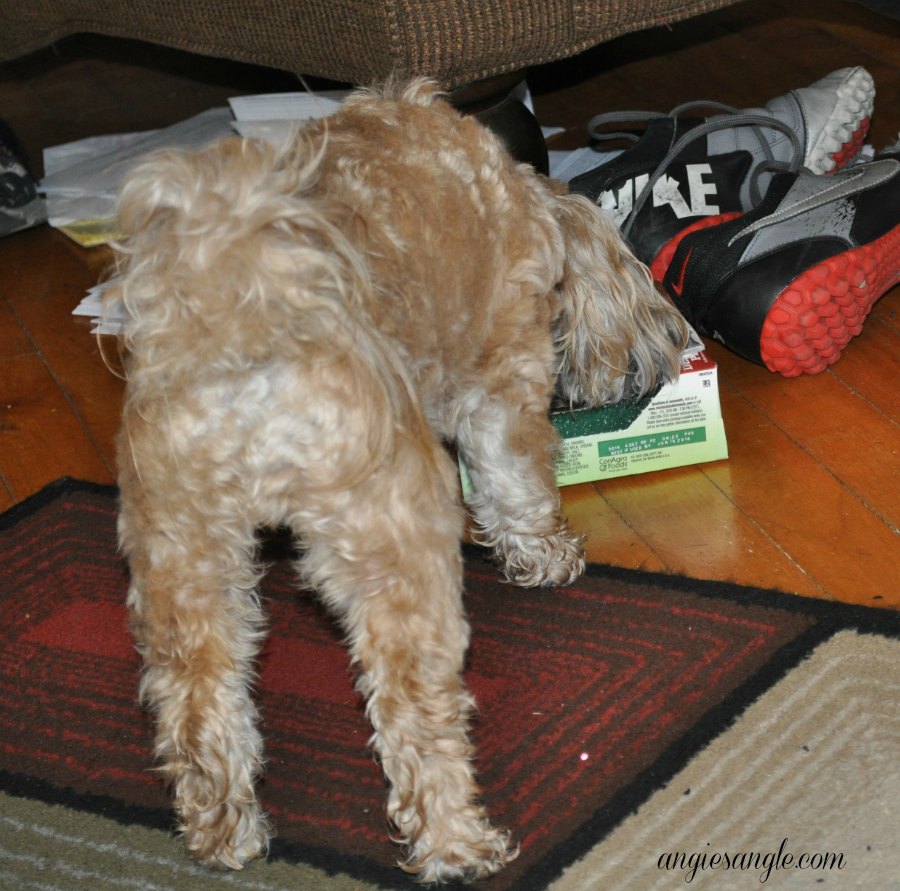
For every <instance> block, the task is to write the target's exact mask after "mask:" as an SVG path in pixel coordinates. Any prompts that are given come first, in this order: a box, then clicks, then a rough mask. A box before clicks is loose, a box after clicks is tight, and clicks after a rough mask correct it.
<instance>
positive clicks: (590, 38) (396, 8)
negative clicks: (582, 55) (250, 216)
mask: <svg viewBox="0 0 900 891" xmlns="http://www.w3.org/2000/svg"><path fill="white" fill-rule="evenodd" d="M734 2H736V0H381V2H372V0H283V2H279V3H273V2H271V0H30V2H29V3H27V4H25V3H21V2H18V0H0V61H4V60H9V59H14V58H16V57H19V56H22V55H25V54H27V53H30V52H33V51H35V50H38V49H41V48H43V47H46V46H48V45H50V44H52V43H54V42H56V41H58V40H60V39H61V38H63V37H66V36H69V35H72V34H77V33H82V32H90V33H97V34H103V35H107V36H112V37H124V38H131V39H138V40H144V41H147V42H150V43H156V44H161V45H164V46H169V47H174V48H176V49H181V50H186V51H189V52H194V53H199V54H202V55H207V56H214V57H220V58H225V59H231V60H234V61H241V62H250V63H253V64H258V65H266V66H270V67H273V68H280V69H283V70H286V71H292V72H296V73H298V74H304V75H309V76H314V77H323V78H328V79H331V80H336V81H341V82H345V83H354V84H364V83H370V82H372V81H375V80H381V79H383V78H385V77H387V76H389V75H391V74H397V75H399V76H401V77H406V76H412V75H426V76H429V77H433V78H435V79H436V80H437V81H438V82H439V83H441V85H442V86H443V87H445V88H447V89H452V88H454V87H457V86H460V85H462V84H466V83H471V82H473V81H476V80H482V79H486V78H489V77H493V76H496V75H500V74H505V73H508V72H510V71H517V70H520V69H523V68H526V67H530V66H533V65H537V64H542V63H546V62H551V61H555V60H557V59H562V58H565V57H567V56H571V55H574V54H576V53H578V52H581V51H582V50H585V49H588V48H589V47H591V46H594V45H596V44H599V43H602V42H604V41H607V40H610V39H611V38H614V37H617V36H619V35H621V34H625V33H628V32H631V31H637V30H641V29H644V28H648V27H652V26H656V25H667V24H671V23H673V22H676V21H679V20H681V19H685V18H688V17H690V16H693V15H696V14H698V13H702V12H708V11H711V10H714V9H718V8H720V7H723V6H728V5H730V4H731V3H734Z"/></svg>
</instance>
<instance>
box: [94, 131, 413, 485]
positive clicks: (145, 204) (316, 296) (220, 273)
mask: <svg viewBox="0 0 900 891" xmlns="http://www.w3.org/2000/svg"><path fill="white" fill-rule="evenodd" d="M326 145H327V137H323V136H322V134H321V133H319V132H318V131H315V132H313V131H310V133H307V131H306V130H304V131H301V132H299V133H296V134H294V136H293V138H292V139H291V140H290V141H285V143H284V144H283V145H281V146H271V145H269V144H267V143H264V142H262V141H259V140H239V139H236V138H232V139H226V140H222V141H220V142H218V143H216V144H214V145H212V146H210V147H208V148H206V149H204V150H201V151H199V152H184V151H164V152H161V153H157V154H156V155H154V156H152V157H150V158H149V159H148V160H146V161H145V162H142V163H141V164H140V165H138V166H137V167H136V168H135V169H134V170H133V171H132V172H131V173H130V174H129V175H128V177H127V178H126V181H125V182H124V184H123V187H122V190H121V192H120V198H119V228H120V231H121V232H122V235H123V237H122V240H121V241H120V242H119V243H118V244H117V245H116V248H117V253H118V266H119V270H118V271H119V279H118V284H117V285H116V286H115V287H114V288H111V289H110V296H109V299H110V300H118V301H120V302H121V304H122V305H123V307H124V313H125V322H124V325H123V338H122V339H123V341H124V346H125V352H126V354H127V355H128V357H129V359H128V361H126V374H127V376H128V379H129V396H130V398H134V399H139V398H140V391H141V387H142V384H143V382H144V381H146V382H147V389H148V393H149V392H153V391H154V390H158V388H159V387H160V385H162V386H166V381H167V380H168V381H173V380H178V381H179V382H180V383H184V382H185V381H190V380H191V378H192V377H194V378H196V377H198V376H201V375H204V374H206V373H209V374H210V375H219V376H222V375H224V374H228V373H232V372H233V373H234V374H235V375H236V376H240V375H242V374H245V373H247V372H249V371H251V370H253V369H255V368H264V367H267V366H268V365H269V364H270V363H286V364H289V365H290V366H291V367H293V368H297V369H302V368H306V369H308V371H309V373H308V374H306V379H309V380H312V379H318V380H323V381H325V382H326V383H325V384H323V387H322V388H321V389H322V391H323V392H316V393H309V394H306V399H307V403H308V405H309V406H310V410H312V408H311V407H312V405H313V404H314V403H315V402H316V400H317V399H318V400H319V401H320V402H323V404H324V400H326V399H327V398H329V397H328V394H332V397H333V398H332V401H338V399H339V401H341V402H342V403H345V404H347V405H362V406H365V407H366V410H367V412H368V415H367V417H369V418H377V420H378V421H379V423H374V422H373V423H371V424H363V427H364V428H368V432H367V434H366V435H367V437H368V441H367V442H366V443H363V444H361V448H360V455H362V453H363V452H365V455H366V458H365V460H362V458H361V459H360V462H359V465H360V468H361V470H362V469H363V468H364V467H366V466H370V465H371V464H372V463H373V462H375V463H377V462H378V460H379V457H380V456H383V455H384V454H386V453H387V452H388V451H389V449H390V448H391V437H393V436H396V430H397V429H400V428H401V427H404V426H405V427H406V428H409V427H411V426H413V425H414V424H415V423H416V418H417V417H418V414H419V409H418V405H417V403H416V402H415V399H414V387H413V384H412V382H411V380H410V379H409V376H408V372H407V371H406V370H405V368H404V366H403V364H402V362H401V361H400V359H399V358H398V357H397V356H396V355H395V354H394V348H393V347H392V346H391V345H390V344H389V343H387V342H386V341H385V340H384V339H383V338H382V337H381V336H380V335H379V333H378V332H377V331H376V330H373V328H372V326H371V325H368V324H366V317H365V307H366V306H367V305H370V304H371V303H372V302H373V300H374V298H373V296H372V292H373V285H372V282H371V279H370V276H369V272H368V270H367V268H366V265H365V263H364V262H363V259H362V258H361V257H360V255H359V252H358V251H357V250H356V249H355V248H354V246H353V245H352V244H351V242H350V241H349V239H348V238H347V236H346V235H345V234H344V231H343V229H342V224H344V223H345V221H344V220H343V219H342V218H341V217H340V216H339V215H340V214H341V213H344V212H345V211H344V210H342V209H341V208H340V207H338V208H337V209H335V208H333V207H332V206H331V204H330V203H329V202H327V201H325V200H322V199H319V198H318V197H317V191H316V186H317V184H318V182H319V181H320V179H321V177H322V175H323V174H322V167H323V158H324V156H325V147H326ZM336 215H337V216H336ZM392 421H393V427H392V423H391V422H392ZM421 423H424V421H422V422H421Z"/></svg>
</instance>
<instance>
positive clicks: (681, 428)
mask: <svg viewBox="0 0 900 891" xmlns="http://www.w3.org/2000/svg"><path fill="white" fill-rule="evenodd" d="M550 417H551V420H552V421H553V424H554V426H555V427H556V429H557V430H558V431H559V433H560V435H561V436H562V445H561V447H560V451H559V453H558V455H557V457H556V481H557V483H558V484H559V485H560V486H568V485H572V484H574V483H587V482H593V481H594V480H602V479H611V478H612V477H617V476H628V475H630V474H635V473H649V472H650V471H653V470H664V469H666V468H669V467H683V466H685V465H689V464H701V463H704V462H707V461H718V460H719V459H721V458H727V457H728V444H727V441H726V438H725V425H724V424H723V422H722V409H721V406H720V403H719V383H718V368H717V366H716V363H715V362H714V361H713V359H712V358H711V357H710V356H709V354H708V353H707V352H706V350H705V349H704V347H703V344H702V342H701V341H700V339H699V338H698V337H697V336H696V334H692V339H691V343H690V344H689V345H688V347H687V349H686V350H685V352H684V354H683V356H682V362H681V374H680V376H679V378H678V380H677V381H675V382H674V383H671V384H666V385H664V386H663V387H661V388H660V390H659V391H658V392H657V393H656V394H655V395H653V396H646V397H644V398H643V399H641V400H639V401H636V402H620V403H617V404H615V405H606V406H603V407H602V408H592V409H577V410H574V411H572V410H569V409H559V410H556V411H554V412H553V413H552V414H551V416H550ZM460 471H461V476H462V483H463V492H464V493H466V494H468V493H469V492H470V491H471V487H470V485H469V480H468V474H467V473H466V468H465V465H464V464H463V463H462V460H460Z"/></svg>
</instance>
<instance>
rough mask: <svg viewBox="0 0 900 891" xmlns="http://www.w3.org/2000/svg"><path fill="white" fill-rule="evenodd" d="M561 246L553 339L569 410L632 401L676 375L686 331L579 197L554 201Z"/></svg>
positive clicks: (612, 230) (615, 234)
mask: <svg viewBox="0 0 900 891" xmlns="http://www.w3.org/2000/svg"><path fill="white" fill-rule="evenodd" d="M556 214H557V219H558V220H559V221H560V224H561V226H562V230H563V234H564V238H565V242H566V266H565V273H564V277H563V280H562V282H561V284H560V286H559V296H560V300H561V303H562V306H561V313H560V315H559V317H558V319H557V322H556V328H555V331H554V335H555V339H556V348H557V355H558V375H557V380H558V381H559V389H560V391H561V395H562V396H563V397H564V398H565V399H567V400H568V401H569V402H570V403H571V404H573V405H589V406H596V405H602V404H605V403H609V402H618V401H620V400H621V399H624V398H638V397H640V396H643V395H645V394H646V393H649V392H651V391H652V390H653V389H654V388H655V387H656V386H657V385H658V384H660V383H662V382H663V381H665V380H673V379H675V378H676V377H677V375H678V370H679V365H680V357H681V351H682V350H683V348H684V345H685V343H686V341H687V328H686V325H685V322H684V319H683V318H682V317H681V315H680V314H679V313H678V311H677V310H676V309H675V308H674V307H673V306H672V305H671V304H670V303H669V302H668V301H667V300H666V299H665V298H664V297H663V296H662V295H660V294H659V293H658V292H657V291H656V288H655V286H654V285H653V281H652V279H651V277H650V273H649V271H648V270H647V267H646V266H644V264H643V263H641V262H640V261H639V260H637V258H636V257H635V256H634V255H633V254H632V253H631V251H630V250H629V248H628V247H627V245H626V244H625V242H624V241H623V240H622V236H621V235H620V234H619V230H618V229H617V227H616V225H615V223H614V221H613V220H612V218H611V217H609V216H608V215H607V214H606V213H605V212H604V211H603V210H601V209H600V208H598V207H597V206H596V205H594V204H592V203H591V202H590V201H589V200H588V199H587V198H584V197H583V196H581V195H574V194H565V195H560V196H559V197H558V199H557V210H556Z"/></svg>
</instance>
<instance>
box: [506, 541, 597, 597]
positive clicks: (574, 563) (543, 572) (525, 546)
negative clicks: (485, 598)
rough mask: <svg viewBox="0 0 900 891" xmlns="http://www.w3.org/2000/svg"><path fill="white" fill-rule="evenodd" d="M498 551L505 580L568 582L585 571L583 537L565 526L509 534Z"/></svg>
mask: <svg viewBox="0 0 900 891" xmlns="http://www.w3.org/2000/svg"><path fill="white" fill-rule="evenodd" d="M498 555H499V556H500V559H501V562H502V564H503V567H504V570H505V573H506V578H507V580H508V581H510V582H511V583H512V584H514V585H519V586H520V587H523V588H535V587H548V586H551V585H552V586H558V585H569V584H571V583H572V582H574V581H575V579H577V578H578V576H580V575H581V573H582V572H584V548H583V546H582V538H581V537H580V536H574V535H571V534H570V533H569V532H567V531H566V530H562V531H560V532H556V533H554V534H552V535H546V536H538V535H518V534H514V535H508V536H507V538H506V541H505V542H504V547H502V548H498Z"/></svg>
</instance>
